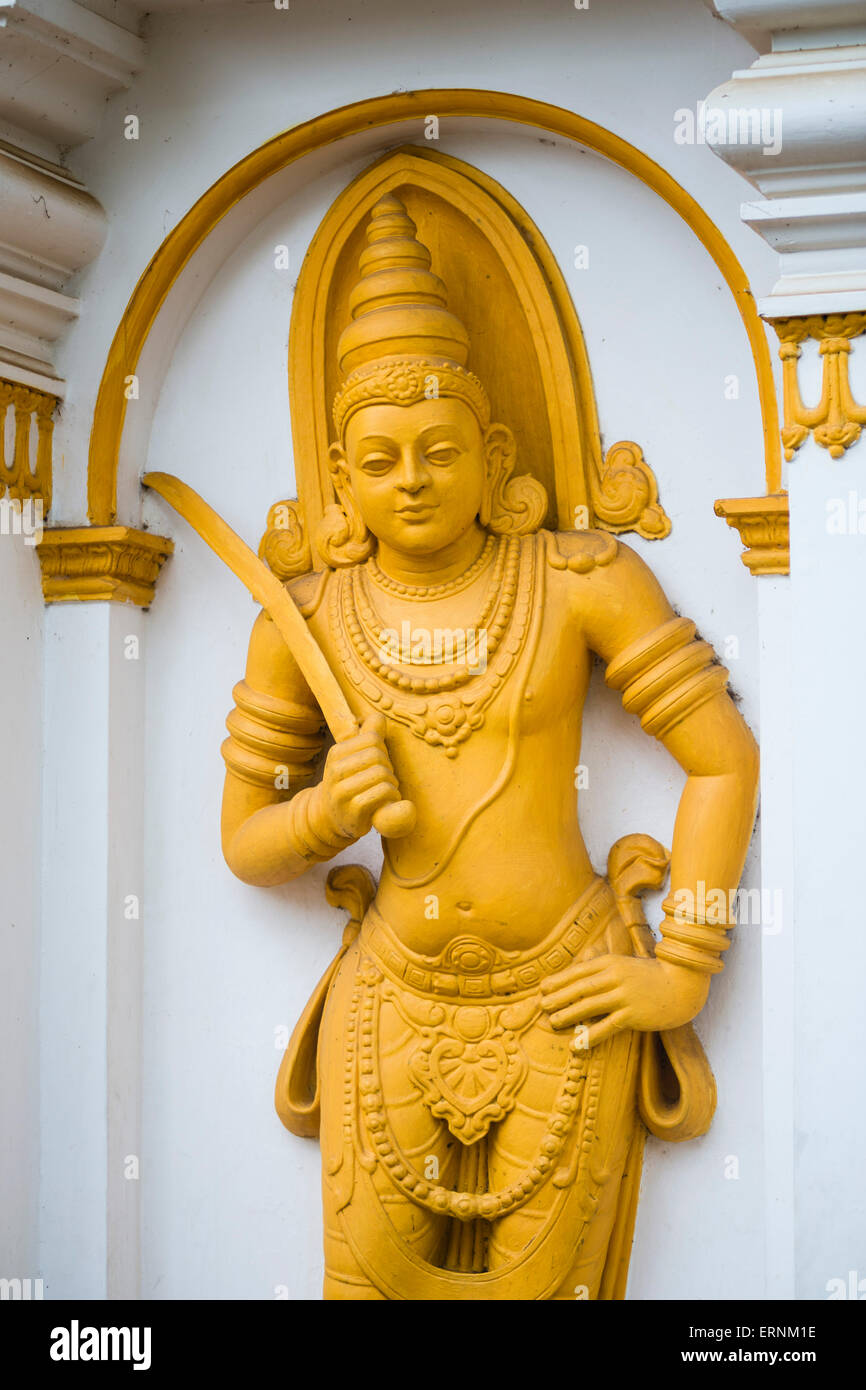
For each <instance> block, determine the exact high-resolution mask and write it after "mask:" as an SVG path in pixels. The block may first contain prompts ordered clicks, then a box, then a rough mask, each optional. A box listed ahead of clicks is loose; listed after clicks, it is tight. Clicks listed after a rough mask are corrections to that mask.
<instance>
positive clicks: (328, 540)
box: [316, 444, 375, 569]
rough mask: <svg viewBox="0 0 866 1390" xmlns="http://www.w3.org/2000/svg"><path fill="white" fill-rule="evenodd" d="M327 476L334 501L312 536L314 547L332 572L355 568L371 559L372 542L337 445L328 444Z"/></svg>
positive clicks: (341, 447) (343, 452) (344, 459)
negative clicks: (332, 485) (334, 495)
mask: <svg viewBox="0 0 866 1390" xmlns="http://www.w3.org/2000/svg"><path fill="white" fill-rule="evenodd" d="M328 472H329V473H330V475H331V481H332V483H333V484H334V491H335V492H336V494H337V501H336V502H332V503H330V505H329V506H327V507H326V508H325V514H324V516H323V517H322V520H321V522H320V524H319V528H318V530H317V532H316V546H317V548H318V551H319V554H320V555H321V557H322V559H323V560H324V561H325V564H326V565H329V566H330V567H331V568H332V569H333V568H336V567H337V566H338V565H357V564H359V563H360V562H361V561H363V560H366V559H368V558H369V557H370V555H372V553H373V548H374V544H375V542H374V538H373V537H372V536H371V534H370V532H369V531H368V530H367V527H366V525H365V523H364V518H363V517H362V516H361V513H360V511H359V509H358V504H357V502H356V501H355V496H354V493H353V492H352V483H351V479H350V477H349V465H348V462H347V460H346V454H345V451H344V449H343V446H342V445H341V444H332V445H331V446H330V448H329V449H328Z"/></svg>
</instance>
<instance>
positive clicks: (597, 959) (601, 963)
mask: <svg viewBox="0 0 866 1390" xmlns="http://www.w3.org/2000/svg"><path fill="white" fill-rule="evenodd" d="M615 959H616V957H615V956H611V955H604V956H593V957H592V959H591V960H584V961H581V962H580V964H579V965H569V966H568V967H567V969H565V970H559V971H557V973H556V974H555V975H548V977H547V979H546V980H542V982H541V992H542V994H548V993H549V992H550V991H551V990H555V989H559V988H560V987H561V986H562V985H564V984H565V983H566V982H568V981H570V980H583V979H585V978H586V977H587V976H588V975H594V974H595V973H596V972H597V971H599V970H604V969H606V967H607V966H609V965H611V964H613V962H614V961H615Z"/></svg>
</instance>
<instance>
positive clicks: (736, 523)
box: [714, 492, 791, 574]
mask: <svg viewBox="0 0 866 1390" xmlns="http://www.w3.org/2000/svg"><path fill="white" fill-rule="evenodd" d="M714 510H715V513H716V516H723V517H724V518H725V520H726V521H727V523H728V525H729V526H733V528H734V530H735V531H739V533H740V540H741V541H742V542H743V545H744V546H745V547H746V549H745V553H744V554H743V555H741V556H740V559H741V560H742V562H743V564H744V565H745V566H746V568H747V569H748V570H749V571H750V572H751V573H752V574H789V573H790V569H791V551H790V540H789V526H788V494H787V493H786V492H779V493H774V494H771V495H769V496H767V497H726V498H722V499H720V500H719V501H718V502H716V504H715V509H714Z"/></svg>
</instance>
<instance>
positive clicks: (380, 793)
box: [352, 782, 400, 817]
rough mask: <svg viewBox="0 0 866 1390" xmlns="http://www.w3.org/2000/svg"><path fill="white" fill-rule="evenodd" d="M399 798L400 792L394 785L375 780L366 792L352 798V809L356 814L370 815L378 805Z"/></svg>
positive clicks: (386, 804)
mask: <svg viewBox="0 0 866 1390" xmlns="http://www.w3.org/2000/svg"><path fill="white" fill-rule="evenodd" d="M399 800H400V793H399V791H398V790H397V788H396V787H391V786H389V785H388V784H387V783H382V782H377V783H376V786H375V787H371V788H370V790H369V791H368V792H362V793H361V795H360V796H356V797H354V798H353V800H352V810H353V812H354V814H355V815H356V816H366V817H372V816H374V815H375V814H376V812H377V811H378V809H379V807H380V806H388V805H389V804H390V802H392V801H399Z"/></svg>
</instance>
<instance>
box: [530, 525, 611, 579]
mask: <svg viewBox="0 0 866 1390" xmlns="http://www.w3.org/2000/svg"><path fill="white" fill-rule="evenodd" d="M542 534H543V538H544V544H545V551H546V554H547V563H548V565H549V566H550V567H551V569H554V570H568V571H570V572H571V573H572V574H589V573H590V572H591V571H592V570H594V569H596V568H597V567H602V568H604V567H606V566H608V565H610V564H611V563H612V562H613V561H614V560H615V559H616V558H617V555H618V553H619V551H620V549H621V546H620V542H619V541H618V540H617V538H616V536H612V535H611V534H610V532H609V531H591V530H585V531H545V532H543V533H542Z"/></svg>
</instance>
